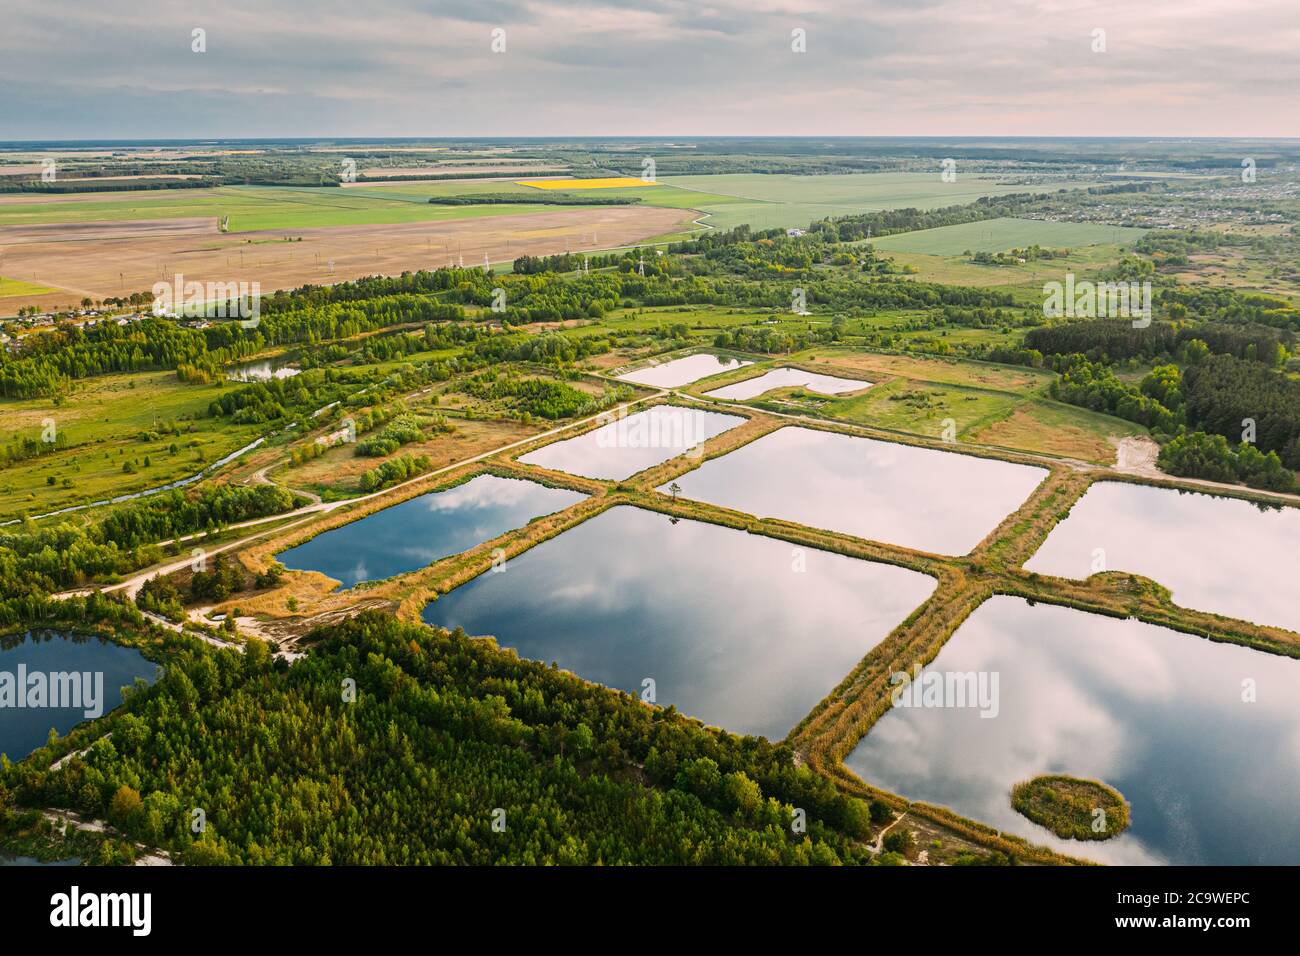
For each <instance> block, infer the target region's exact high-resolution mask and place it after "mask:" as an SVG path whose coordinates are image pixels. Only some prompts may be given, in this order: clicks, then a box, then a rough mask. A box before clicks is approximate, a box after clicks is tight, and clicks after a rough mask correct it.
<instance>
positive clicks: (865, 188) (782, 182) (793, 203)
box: [661, 169, 1096, 229]
mask: <svg viewBox="0 0 1300 956" xmlns="http://www.w3.org/2000/svg"><path fill="white" fill-rule="evenodd" d="M661 182H663V183H666V184H667V185H669V186H677V187H681V188H683V189H688V190H692V191H695V192H697V193H712V194H717V195H721V196H723V197H726V198H727V200H728V201H727V202H725V203H720V202H708V203H703V204H701V205H698V206H696V207H695V208H699V209H701V210H702V211H703V212H706V213H708V214H709V218H708V219H707V220H705V221H706V222H707V223H708V224H709V225H710V226H713V227H715V228H718V229H731V228H733V227H735V226H738V225H741V224H742V223H749V224H750V225H752V226H754V227H755V228H756V229H775V228H789V227H792V226H796V227H800V228H803V227H806V226H808V224H809V223H812V222H815V221H817V220H819V219H825V218H827V217H831V216H850V215H853V214H855V213H863V212H874V211H877V210H881V209H902V208H906V207H915V208H917V209H936V208H939V207H941V206H955V205H961V204H964V203H969V202H972V201H974V200H976V199H979V198H980V197H981V196H1003V195H1006V194H1008V193H1017V192H1019V193H1024V192H1048V191H1051V190H1055V189H1060V188H1062V187H1074V188H1082V187H1085V186H1091V185H1096V184H1095V183H1092V182H1071V181H1065V180H1061V181H1056V182H1052V183H1048V184H1044V185H1041V186H1032V185H1024V184H1016V185H1004V184H1001V183H998V182H997V181H996V180H994V179H992V178H979V177H976V176H970V177H966V176H961V175H960V174H959V175H958V178H957V181H956V182H952V183H945V182H943V181H942V180H941V179H940V178H939V171H938V169H936V170H935V172H934V173H933V174H931V173H845V174H842V175H829V176H794V175H785V174H783V175H764V174H761V173H735V174H725V175H721V176H669V177H665V178H663V179H662V180H661Z"/></svg>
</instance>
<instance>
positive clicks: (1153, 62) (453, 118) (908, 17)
mask: <svg viewBox="0 0 1300 956" xmlns="http://www.w3.org/2000/svg"><path fill="white" fill-rule="evenodd" d="M3 18H4V20H3V22H4V29H3V32H0V140H22V139H52V138H115V139H124V138H143V137H152V138H167V137H175V138H204V137H241V136H244V137H257V136H285V137H289V136H492V135H495V136H511V135H521V136H522V135H551V136H567V135H620V136H621V135H636V134H642V135H667V136H671V135H765V136H779V135H784V136H799V135H814V134H815V135H900V136H910V135H961V136H969V135H1035V136H1051V135H1091V136H1297V135H1300V108H1298V107H1300V0H1124V2H1110V0H1106V2H1087V0H997V2H994V0H989V2H985V0H715V2H709V0H668V2H639V0H457V2H438V0H432V2H430V0H423V2H422V0H356V2H347V0H221V2H209V0H4V7H3ZM498 28H499V29H501V30H504V31H505V34H504V36H505V51H504V52H500V53H497V52H494V51H493V49H492V43H493V39H492V33H493V31H494V30H495V29H498ZM196 29H202V30H204V31H206V46H207V50H206V52H203V53H196V52H193V51H192V49H191V47H192V45H193V41H192V36H193V32H194V31H195V30H196ZM795 30H803V31H805V35H806V52H803V53H796V52H794V51H793V50H792V31H795ZM1096 31H1104V38H1103V37H1102V36H1101V35H1100V34H1097V33H1096ZM1103 39H1104V52H1097V51H1095V50H1094V47H1098V46H1100V45H1102V42H1103Z"/></svg>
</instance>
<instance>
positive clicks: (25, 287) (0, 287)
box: [0, 276, 59, 299]
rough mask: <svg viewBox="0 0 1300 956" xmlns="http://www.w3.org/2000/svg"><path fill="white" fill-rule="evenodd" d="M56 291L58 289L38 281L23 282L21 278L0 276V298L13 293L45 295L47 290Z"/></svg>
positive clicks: (13, 294)
mask: <svg viewBox="0 0 1300 956" xmlns="http://www.w3.org/2000/svg"><path fill="white" fill-rule="evenodd" d="M58 291H59V290H58V289H51V288H50V287H49V286H47V285H41V284H40V283H38V282H24V281H23V280H22V279H9V278H6V277H5V276H0V299H4V298H8V297H10V296H15V295H45V294H47V293H49V292H58Z"/></svg>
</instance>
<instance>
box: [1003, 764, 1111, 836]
mask: <svg viewBox="0 0 1300 956" xmlns="http://www.w3.org/2000/svg"><path fill="white" fill-rule="evenodd" d="M1011 806H1012V807H1013V808H1014V809H1015V811H1016V812H1017V813H1019V814H1021V815H1022V816H1025V817H1028V818H1029V819H1030V820H1032V821H1034V822H1035V823H1037V824H1039V825H1040V826H1044V827H1047V829H1049V830H1051V831H1052V832H1053V833H1055V834H1056V835H1057V836H1059V837H1061V838H1062V839H1066V840H1109V839H1110V838H1111V837H1114V836H1118V835H1119V834H1121V833H1123V832H1124V831H1125V830H1127V829H1128V824H1129V815H1128V804H1127V803H1126V802H1125V801H1124V795H1123V794H1121V793H1120V792H1119V791H1118V790H1116V789H1115V788H1113V787H1108V786H1106V785H1105V784H1104V783H1101V782H1099V781H1097V780H1080V779H1079V778H1077V777H1066V776H1060V775H1051V776H1043V777H1035V778H1034V779H1033V780H1028V781H1025V782H1024V783H1018V784H1016V785H1015V786H1014V787H1012V788H1011ZM1099 810H1100V811H1102V812H1101V813H1098V812H1097V811H1099Z"/></svg>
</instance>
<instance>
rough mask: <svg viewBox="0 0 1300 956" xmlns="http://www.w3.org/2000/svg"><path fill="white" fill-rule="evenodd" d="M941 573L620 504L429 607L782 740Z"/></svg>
mask: <svg viewBox="0 0 1300 956" xmlns="http://www.w3.org/2000/svg"><path fill="white" fill-rule="evenodd" d="M934 586H935V583H934V581H933V579H931V578H929V577H927V576H925V575H922V574H917V573H916V572H914V571H908V570H906V569H903V568H896V567H893V566H891V565H884V564H874V563H871V562H867V561H859V560H856V559H853V558H846V557H843V556H841V555H836V554H830V553H827V552H823V551H815V550H811V549H802V548H795V547H793V546H791V545H790V544H788V543H786V542H782V541H777V540H775V539H772V538H764V537H761V536H758V535H751V534H747V533H745V532H743V531H736V530H733V529H730V528H723V527H719V526H717V525H710V524H705V523H703V522H698V521H689V520H676V521H674V520H673V519H670V518H669V517H667V516H666V515H661V514H657V513H654V512H650V511H645V510H642V509H639V508H633V507H631V506H627V505H622V506H618V507H614V508H611V509H610V510H608V511H605V512H603V513H601V514H599V515H597V516H596V517H594V518H592V519H590V520H588V521H585V522H583V523H582V524H580V525H578V526H577V527H575V528H572V529H570V530H569V531H566V532H564V533H563V534H561V535H559V536H557V537H555V538H552V539H550V540H548V541H545V542H543V543H542V544H539V545H538V546H537V547H535V548H533V549H532V550H530V551H527V552H525V553H524V554H522V555H521V556H519V557H517V558H514V559H513V560H511V561H509V562H508V563H507V564H506V565H505V567H504V570H502V571H501V572H499V573H494V572H488V573H485V574H483V575H481V576H479V577H478V578H476V579H474V580H473V581H470V582H469V583H467V584H464V585H462V586H461V587H459V588H457V589H456V590H454V591H452V592H450V593H449V594H445V595H443V596H442V597H440V598H439V599H438V600H436V601H434V602H433V603H431V604H429V605H428V606H427V607H426V608H425V610H424V619H425V620H426V621H427V622H429V623H430V624H436V625H439V626H441V627H446V628H454V627H458V626H459V627H463V628H464V629H465V630H466V631H467V632H468V633H470V634H475V635H491V636H493V637H495V638H497V640H498V641H499V642H500V644H501V645H502V646H503V647H513V648H515V649H516V650H517V651H518V652H519V653H520V654H521V655H522V656H524V657H528V658H533V659H535V660H541V661H547V662H549V661H555V662H557V663H558V664H559V665H560V666H561V667H563V668H566V669H568V670H571V671H573V672H574V673H576V674H578V675H580V676H582V677H585V678H587V679H588V680H592V681H597V682H599V683H602V684H605V685H607V686H610V687H616V688H619V689H621V690H625V691H628V692H630V693H633V694H635V695H637V696H641V695H642V692H643V689H644V688H645V687H646V686H647V685H646V684H645V683H644V681H646V680H647V679H649V680H652V681H653V682H654V685H653V686H654V692H655V701H656V702H657V703H658V704H660V705H663V706H667V705H669V704H673V705H676V707H677V708H678V709H679V710H681V711H683V712H685V713H688V714H691V715H692V716H695V717H699V718H700V719H701V720H704V721H705V722H706V723H709V724H715V725H719V726H722V727H725V728H726V729H728V730H730V731H732V732H733V733H740V734H760V735H763V736H766V737H768V738H771V739H779V738H781V737H783V736H784V735H785V734H786V733H788V732H789V731H790V729H791V728H792V727H793V726H794V725H795V724H796V723H798V721H799V720H801V719H802V718H803V717H804V715H805V714H806V713H807V712H808V711H809V710H811V709H812V708H813V706H814V705H815V704H816V703H817V702H818V701H819V700H821V699H822V698H823V697H825V696H826V694H827V693H829V692H830V691H831V690H832V689H833V688H834V687H835V685H836V684H838V683H839V682H840V680H842V679H843V678H844V676H845V675H846V674H848V672H849V671H851V670H852V669H853V668H854V666H855V665H856V664H857V663H858V661H859V660H861V659H862V658H863V657H864V656H865V655H866V654H867V652H868V651H870V650H871V648H872V647H874V646H875V645H876V644H877V643H879V642H880V640H881V639H883V638H884V637H885V636H886V635H887V634H888V633H889V632H890V631H891V630H892V629H893V628H894V627H895V626H896V625H898V624H899V623H900V622H901V621H902V620H903V619H904V618H905V617H907V615H908V614H910V613H911V612H912V610H913V609H914V608H915V607H917V606H918V605H919V604H920V603H921V602H922V601H924V600H925V599H926V598H927V597H928V596H929V594H930V592H931V591H933V590H934Z"/></svg>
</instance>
